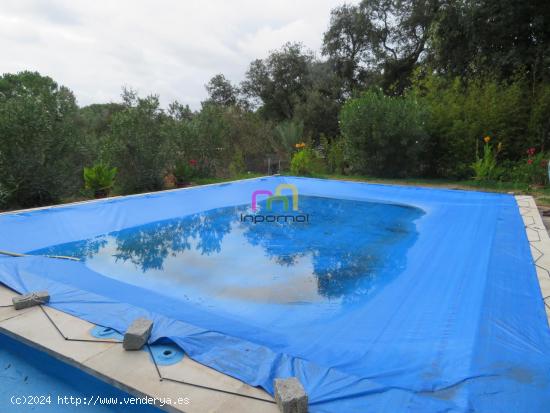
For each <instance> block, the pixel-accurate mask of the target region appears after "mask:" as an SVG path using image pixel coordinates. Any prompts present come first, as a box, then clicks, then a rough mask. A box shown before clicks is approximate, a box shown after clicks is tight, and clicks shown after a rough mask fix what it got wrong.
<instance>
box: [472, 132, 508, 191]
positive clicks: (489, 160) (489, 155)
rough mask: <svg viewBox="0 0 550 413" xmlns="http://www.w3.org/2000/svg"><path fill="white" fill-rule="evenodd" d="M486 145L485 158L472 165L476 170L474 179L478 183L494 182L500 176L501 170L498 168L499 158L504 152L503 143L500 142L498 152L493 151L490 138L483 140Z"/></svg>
mask: <svg viewBox="0 0 550 413" xmlns="http://www.w3.org/2000/svg"><path fill="white" fill-rule="evenodd" d="M483 141H484V142H485V144H484V145H483V157H481V158H479V157H478V158H477V160H476V161H475V162H474V163H473V164H472V169H473V170H474V179H475V180H476V181H493V180H495V179H496V178H497V175H498V174H499V168H498V167H497V156H498V154H499V152H500V151H501V150H502V142H499V143H498V145H497V147H496V150H495V149H493V147H492V145H491V144H490V143H489V142H491V137H490V136H485V137H484V138H483Z"/></svg>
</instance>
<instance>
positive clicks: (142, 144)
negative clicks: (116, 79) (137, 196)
mask: <svg viewBox="0 0 550 413" xmlns="http://www.w3.org/2000/svg"><path fill="white" fill-rule="evenodd" d="M123 98H124V101H125V108H124V110H122V111H119V112H117V113H115V114H114V115H113V120H112V125H111V135H110V137H109V142H108V146H109V157H108V161H109V163H110V164H112V165H116V166H117V167H118V170H119V175H118V180H117V181H118V184H119V185H120V187H121V190H122V191H123V192H124V193H134V192H144V191H154V190H157V189H160V188H161V187H162V182H163V181H162V178H163V176H164V173H165V171H166V164H167V160H168V144H167V137H166V134H165V133H164V130H163V128H162V126H163V122H164V120H165V118H166V115H165V114H164V112H163V111H162V110H161V109H160V106H159V100H158V97H156V96H148V97H146V98H139V97H137V96H136V95H135V93H133V92H131V91H125V93H124V95H123Z"/></svg>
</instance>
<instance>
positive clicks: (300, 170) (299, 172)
mask: <svg viewBox="0 0 550 413" xmlns="http://www.w3.org/2000/svg"><path fill="white" fill-rule="evenodd" d="M322 172H323V162H322V160H321V159H320V158H319V156H318V154H317V153H316V152H315V151H314V150H313V149H310V148H304V149H300V150H299V151H298V152H296V153H295V154H294V155H293V156H292V159H291V161H290V173H291V174H292V175H296V176H311V175H316V174H320V173H322Z"/></svg>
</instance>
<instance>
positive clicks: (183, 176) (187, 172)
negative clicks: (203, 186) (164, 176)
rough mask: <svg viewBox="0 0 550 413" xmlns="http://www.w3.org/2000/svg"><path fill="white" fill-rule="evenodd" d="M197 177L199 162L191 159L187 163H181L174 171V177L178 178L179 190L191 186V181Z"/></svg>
mask: <svg viewBox="0 0 550 413" xmlns="http://www.w3.org/2000/svg"><path fill="white" fill-rule="evenodd" d="M196 175H197V161H196V160H195V159H190V160H189V161H187V162H185V161H184V162H180V163H179V164H178V165H177V166H176V168H175V169H174V176H175V177H176V186H177V187H178V188H184V187H186V186H189V184H190V183H191V179H193V178H194V177H195V176H196Z"/></svg>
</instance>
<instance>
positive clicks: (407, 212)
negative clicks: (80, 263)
mask: <svg viewBox="0 0 550 413" xmlns="http://www.w3.org/2000/svg"><path fill="white" fill-rule="evenodd" d="M281 205H282V203H280V204H278V206H276V207H275V208H274V211H271V212H269V211H265V203H264V204H261V208H262V207H263V209H261V210H260V212H259V213H269V214H285V215H291V214H294V212H285V211H282V210H281ZM241 213H242V214H246V213H250V211H249V210H248V206H239V207H228V208H220V209H215V210H211V211H205V212H202V213H198V214H194V215H190V216H186V217H182V218H177V219H171V220H166V221H158V222H154V223H150V224H146V225H142V226H139V227H133V228H129V229H125V230H122V231H118V232H113V233H110V234H107V235H104V236H100V237H97V238H94V239H90V240H85V241H79V242H75V243H68V244H62V245H58V246H55V247H52V248H48V249H44V250H40V251H35V253H37V254H56V255H72V256H77V257H80V258H82V259H84V260H90V259H92V258H94V257H96V256H98V255H101V254H110V257H112V258H111V260H114V261H115V262H122V263H132V264H133V265H134V266H135V268H136V269H137V270H139V271H140V272H141V273H143V274H145V275H147V274H148V273H150V274H153V275H154V273H155V271H163V270H164V266H165V263H166V262H167V260H169V259H170V258H171V257H178V259H181V260H182V263H183V265H184V266H183V267H182V268H186V266H187V265H192V264H191V263H186V261H185V260H186V259H189V260H192V259H195V258H196V256H197V255H200V257H202V258H201V259H203V260H214V259H217V260H218V261H215V264H216V265H222V266H223V268H221V269H220V270H221V271H224V269H225V270H226V271H228V272H230V269H231V263H232V262H236V261H238V260H241V259H243V257H239V256H238V255H239V254H238V253H237V254H235V253H234V252H235V245H233V246H232V248H231V251H233V252H232V253H231V254H229V253H227V252H226V253H225V254H224V248H226V249H227V248H228V246H227V245H226V243H224V239H231V242H238V243H240V244H239V245H246V244H248V245H249V246H254V247H257V248H256V249H258V248H261V251H262V253H263V255H264V259H265V260H268V261H269V262H270V263H271V264H270V265H271V266H272V271H273V272H274V273H276V272H277V268H279V269H283V268H286V269H287V270H288V269H289V268H291V267H294V268H295V269H296V274H295V277H312V278H314V279H315V281H316V290H317V291H316V293H317V294H318V295H319V296H321V297H323V298H324V299H340V298H345V299H347V300H353V299H354V298H355V297H360V296H364V295H365V294H371V293H373V292H374V291H376V290H377V288H378V287H380V286H382V285H385V284H386V283H388V282H389V281H391V279H392V278H393V277H395V276H397V275H398V274H399V273H400V272H401V271H402V270H403V269H404V268H405V266H406V252H407V250H408V249H409V248H410V246H411V245H413V243H414V242H415V240H416V238H417V236H418V234H417V232H416V225H415V222H414V221H415V220H416V219H418V218H419V217H420V216H421V215H422V214H423V212H422V211H421V210H419V209H417V208H413V207H407V206H401V205H391V204H382V203H374V202H363V201H351V200H341V199H331V198H318V197H305V196H302V197H300V211H298V212H297V213H303V214H309V216H310V220H309V223H290V222H287V223H283V222H281V223H267V222H264V223H257V224H253V223H251V222H241V220H240V215H241ZM230 233H231V234H232V236H231V237H227V235H228V234H230ZM233 235H235V236H233ZM236 236H238V237H237V238H236ZM235 240H237V241H235ZM237 247H238V246H237ZM304 259H309V260H310V261H311V265H310V266H309V267H308V268H311V271H309V273H307V274H304V273H303V272H304V265H301V266H299V265H297V264H298V263H299V262H303V261H304ZM246 275H247V276H250V277H255V279H256V280H258V279H261V277H264V278H265V279H264V280H261V282H262V283H263V284H264V286H263V287H262V288H265V292H266V294H267V293H268V292H269V289H270V288H273V286H272V284H273V282H271V283H270V280H272V279H274V277H273V273H271V274H257V271H255V268H250V274H246ZM182 277H183V278H185V275H182ZM206 277H207V274H204V279H205V280H206ZM275 278H276V277H275ZM183 283H184V284H185V280H184V281H183ZM246 288H247V285H243V286H241V289H243V290H246ZM278 288H279V287H278ZM288 288H292V286H291V285H289V286H288ZM256 293H257V291H256ZM245 295H246V294H245ZM236 296H238V297H239V298H243V297H242V293H241V292H239V293H238V294H236Z"/></svg>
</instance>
